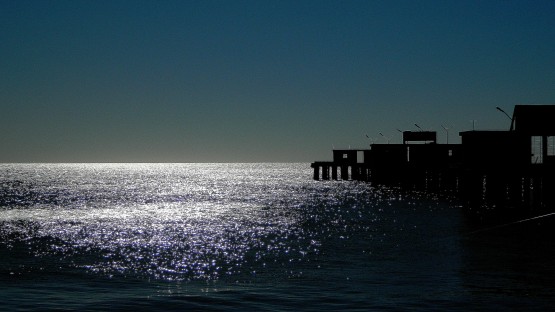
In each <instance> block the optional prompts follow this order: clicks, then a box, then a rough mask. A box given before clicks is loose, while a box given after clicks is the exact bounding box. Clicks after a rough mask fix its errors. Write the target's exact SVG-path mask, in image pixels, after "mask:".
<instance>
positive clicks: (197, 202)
mask: <svg viewBox="0 0 555 312" xmlns="http://www.w3.org/2000/svg"><path fill="white" fill-rule="evenodd" d="M144 166H145V165H137V166H133V165H131V166H130V165H125V166H122V165H115V166H106V168H104V171H103V170H102V169H103V167H102V166H101V167H100V168H99V165H92V166H91V167H87V166H77V167H75V166H72V165H69V166H68V168H66V169H65V170H59V171H57V175H56V176H55V177H51V176H48V175H47V174H46V173H47V172H48V171H46V172H42V173H41V174H39V175H38V176H37V175H36V171H35V172H33V173H32V174H31V173H29V172H26V173H25V174H22V175H21V174H20V175H18V176H19V177H20V178H21V177H24V176H25V175H26V174H27V175H31V176H32V177H33V178H32V181H31V180H29V181H24V180H23V181H22V182H21V183H20V186H22V187H20V189H19V190H18V191H19V194H20V195H21V197H22V198H21V199H22V200H20V201H18V203H23V204H22V205H19V206H18V205H12V206H11V207H10V209H7V210H6V211H5V213H4V214H2V217H1V219H0V221H1V222H2V223H3V224H5V225H7V226H6V227H5V228H4V230H3V231H4V232H8V233H10V232H11V233H12V234H13V233H18V235H21V236H23V237H27V238H35V240H34V242H33V244H36V245H37V246H33V248H34V250H35V251H36V253H37V254H41V255H45V254H54V255H58V256H60V257H62V258H68V257H71V256H74V257H76V256H77V255H83V254H86V253H92V254H93V255H94V256H93V257H86V260H85V261H77V262H79V263H74V264H75V265H77V266H81V267H85V268H87V269H89V270H91V271H93V272H104V273H106V274H124V275H125V274H132V275H139V276H142V275H145V276H147V277H148V276H150V277H155V278H163V279H174V278H178V279H199V278H200V279H207V278H208V279H212V278H218V277H219V276H221V275H231V274H236V273H240V272H241V270H243V268H242V267H244V266H248V268H247V271H250V272H256V271H258V272H260V271H263V270H264V267H265V266H266V264H265V262H264V259H271V260H273V261H274V262H275V261H280V262H292V261H298V260H302V259H303V258H304V257H305V256H306V255H307V254H310V253H312V254H314V253H316V252H317V248H316V247H317V246H318V239H317V238H315V237H311V235H310V234H311V233H309V232H310V231H306V230H305V229H303V228H302V226H300V225H299V224H300V222H301V221H302V220H301V219H300V217H299V213H300V212H301V211H300V210H299V207H300V206H302V205H303V204H302V203H303V202H305V201H306V196H307V195H310V194H307V193H296V194H295V193H291V192H289V191H290V190H291V188H290V187H289V186H287V184H283V183H281V181H282V179H281V178H278V177H277V176H276V177H265V178H264V179H263V180H256V179H255V180H253V179H252V178H251V177H252V176H253V175H252V172H251V173H249V174H248V175H245V174H244V173H243V174H241V173H242V172H244V171H245V167H244V166H243V167H240V166H239V167H237V168H235V170H234V168H233V166H232V168H231V170H229V171H228V172H223V173H222V172H221V166H219V167H217V168H218V169H219V171H218V172H219V173H218V174H216V171H212V170H211V168H210V166H206V167H203V168H201V169H202V170H201V171H203V173H204V175H202V177H201V178H200V176H199V175H198V166H196V165H195V166H185V167H186V168H183V166H160V168H157V169H156V170H153V168H151V167H148V170H145V168H144ZM154 167H155V168H156V167H158V166H154ZM162 169H164V170H162ZM168 169H169V170H168ZM184 169H185V170H184ZM247 170H255V169H253V168H247ZM122 171H123V172H122ZM207 171H208V172H207ZM211 171H212V172H211ZM60 172H61V173H60ZM84 172H85V173H84ZM279 174H283V172H281V173H279ZM130 176H131V177H132V178H129V177H130ZM254 176H256V175H254ZM37 177H41V178H42V181H43V182H42V184H41V179H38V178H37ZM76 181H79V183H76ZM176 181H181V182H176ZM272 182H274V183H275V184H272ZM41 188H42V189H41ZM7 195H10V194H7ZM4 197H5V198H9V197H10V196H4ZM26 197H31V198H32V200H33V201H34V204H33V203H28V201H30V199H29V198H26ZM18 207H19V208H18ZM312 234H314V233H312ZM312 236H313V235H312ZM91 260H95V261H91ZM72 261H74V262H75V259H74V260H72ZM81 262H83V263H81Z"/></svg>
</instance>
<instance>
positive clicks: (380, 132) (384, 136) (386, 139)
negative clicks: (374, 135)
mask: <svg viewBox="0 0 555 312" xmlns="http://www.w3.org/2000/svg"><path fill="white" fill-rule="evenodd" d="M380 135H381V136H382V137H383V138H384V139H385V140H386V141H387V144H389V139H388V138H387V137H386V136H385V135H383V133H381V132H380Z"/></svg>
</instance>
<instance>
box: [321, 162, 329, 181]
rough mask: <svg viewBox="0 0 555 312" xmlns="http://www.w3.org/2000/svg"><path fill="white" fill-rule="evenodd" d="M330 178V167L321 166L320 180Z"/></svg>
mask: <svg viewBox="0 0 555 312" xmlns="http://www.w3.org/2000/svg"><path fill="white" fill-rule="evenodd" d="M329 179H330V167H329V166H326V165H324V166H322V180H329Z"/></svg>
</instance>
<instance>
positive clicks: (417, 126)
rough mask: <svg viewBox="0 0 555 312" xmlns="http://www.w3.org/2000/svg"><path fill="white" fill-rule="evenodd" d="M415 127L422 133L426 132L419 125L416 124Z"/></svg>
mask: <svg viewBox="0 0 555 312" xmlns="http://www.w3.org/2000/svg"><path fill="white" fill-rule="evenodd" d="M414 125H415V126H416V128H418V129H420V131H424V130H422V128H420V126H419V125H417V124H414Z"/></svg>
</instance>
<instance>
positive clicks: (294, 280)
mask: <svg viewBox="0 0 555 312" xmlns="http://www.w3.org/2000/svg"><path fill="white" fill-rule="evenodd" d="M546 219H548V217H546V218H539V219H535V220H532V221H529V222H528V221H527V222H520V223H514V224H508V225H505V226H501V227H496V226H492V225H491V224H490V223H488V224H487V225H486V224H481V223H480V222H477V221H476V220H475V219H473V218H469V217H468V216H467V214H466V213H465V207H461V205H460V203H459V202H458V201H457V200H456V199H454V198H449V197H448V196H441V197H440V196H436V195H432V194H426V193H423V192H418V191H406V190H399V189H388V188H384V187H377V186H372V185H370V184H368V183H361V182H355V181H313V180H312V170H311V169H310V166H309V164H304V163H303V164H2V165H0V310H2V311H10V310H27V311H34V310H37V311H38V310H40V311H44V310H130V309H132V310H150V311H152V310H160V311H169V310H179V311H182V310H208V311H232V310H237V311H244V310H265V311H284V310H285V311H287V310H292V311H337V310H353V311H382V310H394V311H397V310H425V311H429V310H441V311H444V310H449V311H453V310H455V311H456V310H459V311H468V310H474V311H475V310H504V311H506V310H518V311H522V310H538V311H543V310H546V309H550V308H551V307H553V306H554V305H555V296H554V294H555V244H554V243H555V237H553V234H552V233H553V231H549V230H547V231H546V226H545V225H543V226H542V224H544V223H545V222H544V221H547V220H546ZM542 222H543V223H542Z"/></svg>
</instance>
